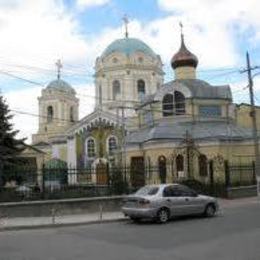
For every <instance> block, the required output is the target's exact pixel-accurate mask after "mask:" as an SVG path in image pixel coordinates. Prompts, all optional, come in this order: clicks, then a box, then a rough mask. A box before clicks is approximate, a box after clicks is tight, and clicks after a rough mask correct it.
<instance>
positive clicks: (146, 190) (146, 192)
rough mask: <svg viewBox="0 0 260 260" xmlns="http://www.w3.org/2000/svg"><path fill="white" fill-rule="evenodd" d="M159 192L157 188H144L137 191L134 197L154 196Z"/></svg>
mask: <svg viewBox="0 0 260 260" xmlns="http://www.w3.org/2000/svg"><path fill="white" fill-rule="evenodd" d="M158 190H159V187H151V186H145V187H143V188H141V189H140V190H138V191H137V192H136V193H135V194H136V195H155V194H156V193H157V192H158Z"/></svg>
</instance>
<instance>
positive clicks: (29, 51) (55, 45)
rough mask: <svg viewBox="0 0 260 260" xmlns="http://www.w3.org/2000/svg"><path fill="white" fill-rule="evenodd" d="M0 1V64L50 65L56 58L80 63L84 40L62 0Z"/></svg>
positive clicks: (84, 47) (1, 65) (52, 66)
mask: <svg viewBox="0 0 260 260" xmlns="http://www.w3.org/2000/svg"><path fill="white" fill-rule="evenodd" d="M2 2H5V1H2ZM2 2H0V34H1V41H0V53H1V54H0V68H4V67H5V66H6V64H16V65H17V64H24V63H25V62H26V64H27V65H28V64H29V65H31V66H38V67H45V68H51V69H54V65H53V63H54V62H55V60H57V59H58V58H61V59H62V60H65V61H66V62H67V63H83V55H82V54H84V53H86V50H87V43H86V42H85V40H84V37H83V36H82V35H81V34H80V33H79V24H78V23H77V21H76V20H75V19H74V17H73V15H72V14H70V13H68V12H67V11H66V9H65V7H64V6H63V3H62V1H53V0H37V1H32V0H23V1H10V4H9V5H7V4H3V3H2ZM11 6H12V8H11ZM33 75H34V76H35V73H34V74H33ZM33 75H32V74H30V76H33Z"/></svg>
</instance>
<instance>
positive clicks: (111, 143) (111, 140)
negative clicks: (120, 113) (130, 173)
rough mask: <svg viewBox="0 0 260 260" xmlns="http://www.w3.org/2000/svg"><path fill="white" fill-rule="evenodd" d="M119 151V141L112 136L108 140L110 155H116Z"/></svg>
mask: <svg viewBox="0 0 260 260" xmlns="http://www.w3.org/2000/svg"><path fill="white" fill-rule="evenodd" d="M116 149H117V139H116V137H115V136H110V137H109V138H108V153H109V154H114V153H115V151H116Z"/></svg>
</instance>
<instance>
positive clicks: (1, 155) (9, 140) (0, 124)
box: [0, 95, 25, 186]
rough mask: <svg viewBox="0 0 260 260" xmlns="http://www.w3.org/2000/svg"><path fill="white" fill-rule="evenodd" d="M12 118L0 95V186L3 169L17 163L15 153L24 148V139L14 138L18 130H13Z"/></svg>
mask: <svg viewBox="0 0 260 260" xmlns="http://www.w3.org/2000/svg"><path fill="white" fill-rule="evenodd" d="M12 118H13V115H11V114H10V110H9V108H8V105H7V103H6V101H5V100H4V98H3V96H1V95H0V186H1V184H2V176H3V169H4V168H5V167H8V166H11V165H15V164H17V155H18V154H19V153H21V152H22V151H23V149H24V140H25V139H16V135H17V133H18V132H19V131H18V130H13V124H12V123H11V122H10V121H11V119H12Z"/></svg>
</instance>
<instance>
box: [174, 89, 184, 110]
mask: <svg viewBox="0 0 260 260" xmlns="http://www.w3.org/2000/svg"><path fill="white" fill-rule="evenodd" d="M174 104H175V114H176V115H183V114H185V97H184V95H183V94H182V93H181V92H179V91H174Z"/></svg>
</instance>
